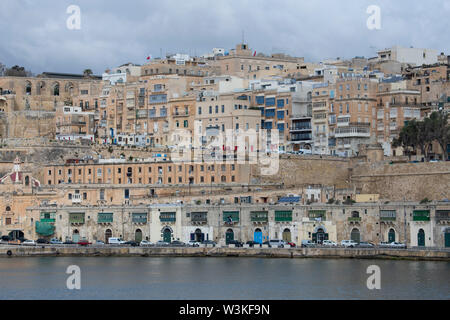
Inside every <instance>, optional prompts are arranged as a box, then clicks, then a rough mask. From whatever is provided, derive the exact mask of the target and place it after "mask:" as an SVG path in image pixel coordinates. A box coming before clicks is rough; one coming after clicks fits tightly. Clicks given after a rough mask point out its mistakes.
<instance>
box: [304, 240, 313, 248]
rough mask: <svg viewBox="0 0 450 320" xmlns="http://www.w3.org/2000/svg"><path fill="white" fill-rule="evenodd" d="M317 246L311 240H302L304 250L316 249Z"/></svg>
mask: <svg viewBox="0 0 450 320" xmlns="http://www.w3.org/2000/svg"><path fill="white" fill-rule="evenodd" d="M315 245H316V244H315V243H314V242H312V241H311V240H302V248H308V247H314V246H315Z"/></svg>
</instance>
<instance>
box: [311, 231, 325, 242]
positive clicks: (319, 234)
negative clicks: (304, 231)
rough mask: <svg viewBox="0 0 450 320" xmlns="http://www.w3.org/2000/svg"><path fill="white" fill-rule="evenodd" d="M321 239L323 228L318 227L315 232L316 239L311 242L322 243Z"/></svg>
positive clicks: (323, 236) (323, 233) (323, 234)
mask: <svg viewBox="0 0 450 320" xmlns="http://www.w3.org/2000/svg"><path fill="white" fill-rule="evenodd" d="M323 240H325V231H324V230H323V228H319V229H317V232H316V241H313V242H316V243H318V244H322V243H323Z"/></svg>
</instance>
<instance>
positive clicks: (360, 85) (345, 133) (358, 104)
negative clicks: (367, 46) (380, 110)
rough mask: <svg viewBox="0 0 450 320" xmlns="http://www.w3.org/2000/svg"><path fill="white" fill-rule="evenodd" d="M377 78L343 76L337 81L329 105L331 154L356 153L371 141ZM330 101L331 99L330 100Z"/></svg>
mask: <svg viewBox="0 0 450 320" xmlns="http://www.w3.org/2000/svg"><path fill="white" fill-rule="evenodd" d="M377 83H378V80H377V79H372V78H369V77H362V76H359V75H356V76H346V77H343V78H340V79H338V80H337V81H336V93H335V97H334V101H333V102H331V103H330V105H329V112H330V119H329V125H330V135H331V136H333V135H334V139H335V144H334V143H333V144H332V145H330V149H331V153H332V154H338V155H345V156H355V155H357V154H358V152H359V151H358V150H359V145H364V144H370V143H372V142H374V140H375V139H374V132H375V122H374V121H372V118H373V117H375V113H376V89H377ZM330 98H331V97H330Z"/></svg>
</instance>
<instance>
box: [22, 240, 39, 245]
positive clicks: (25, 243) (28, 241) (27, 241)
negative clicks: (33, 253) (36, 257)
mask: <svg viewBox="0 0 450 320" xmlns="http://www.w3.org/2000/svg"><path fill="white" fill-rule="evenodd" d="M22 245H24V246H35V245H36V241H34V240H25V241H24V242H22Z"/></svg>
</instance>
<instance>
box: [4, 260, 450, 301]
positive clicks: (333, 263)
mask: <svg viewBox="0 0 450 320" xmlns="http://www.w3.org/2000/svg"><path fill="white" fill-rule="evenodd" d="M374 264H375V265H378V266H379V267H380V268H381V290H373V291H370V290H368V289H367V287H366V281H367V278H368V277H369V275H368V274H366V269H367V267H368V266H369V265H374ZM69 265H78V266H79V267H80V268H81V290H68V289H67V288H66V280H67V277H68V276H69V275H67V274H66V273H65V271H66V268H67V267H68V266H69ZM449 280H450V263H448V262H422V261H417V262H416V261H383V260H376V261H375V260H373V261H372V260H324V259H254V258H253V259H252V258H141V257H139V258H129V257H127V258H60V257H58V258H55V257H45V258H0V299H190V300H193V299H220V300H222V299H256V300H259V299H275V300H278V299H421V300H422V299H447V300H448V299H450V281H449Z"/></svg>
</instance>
